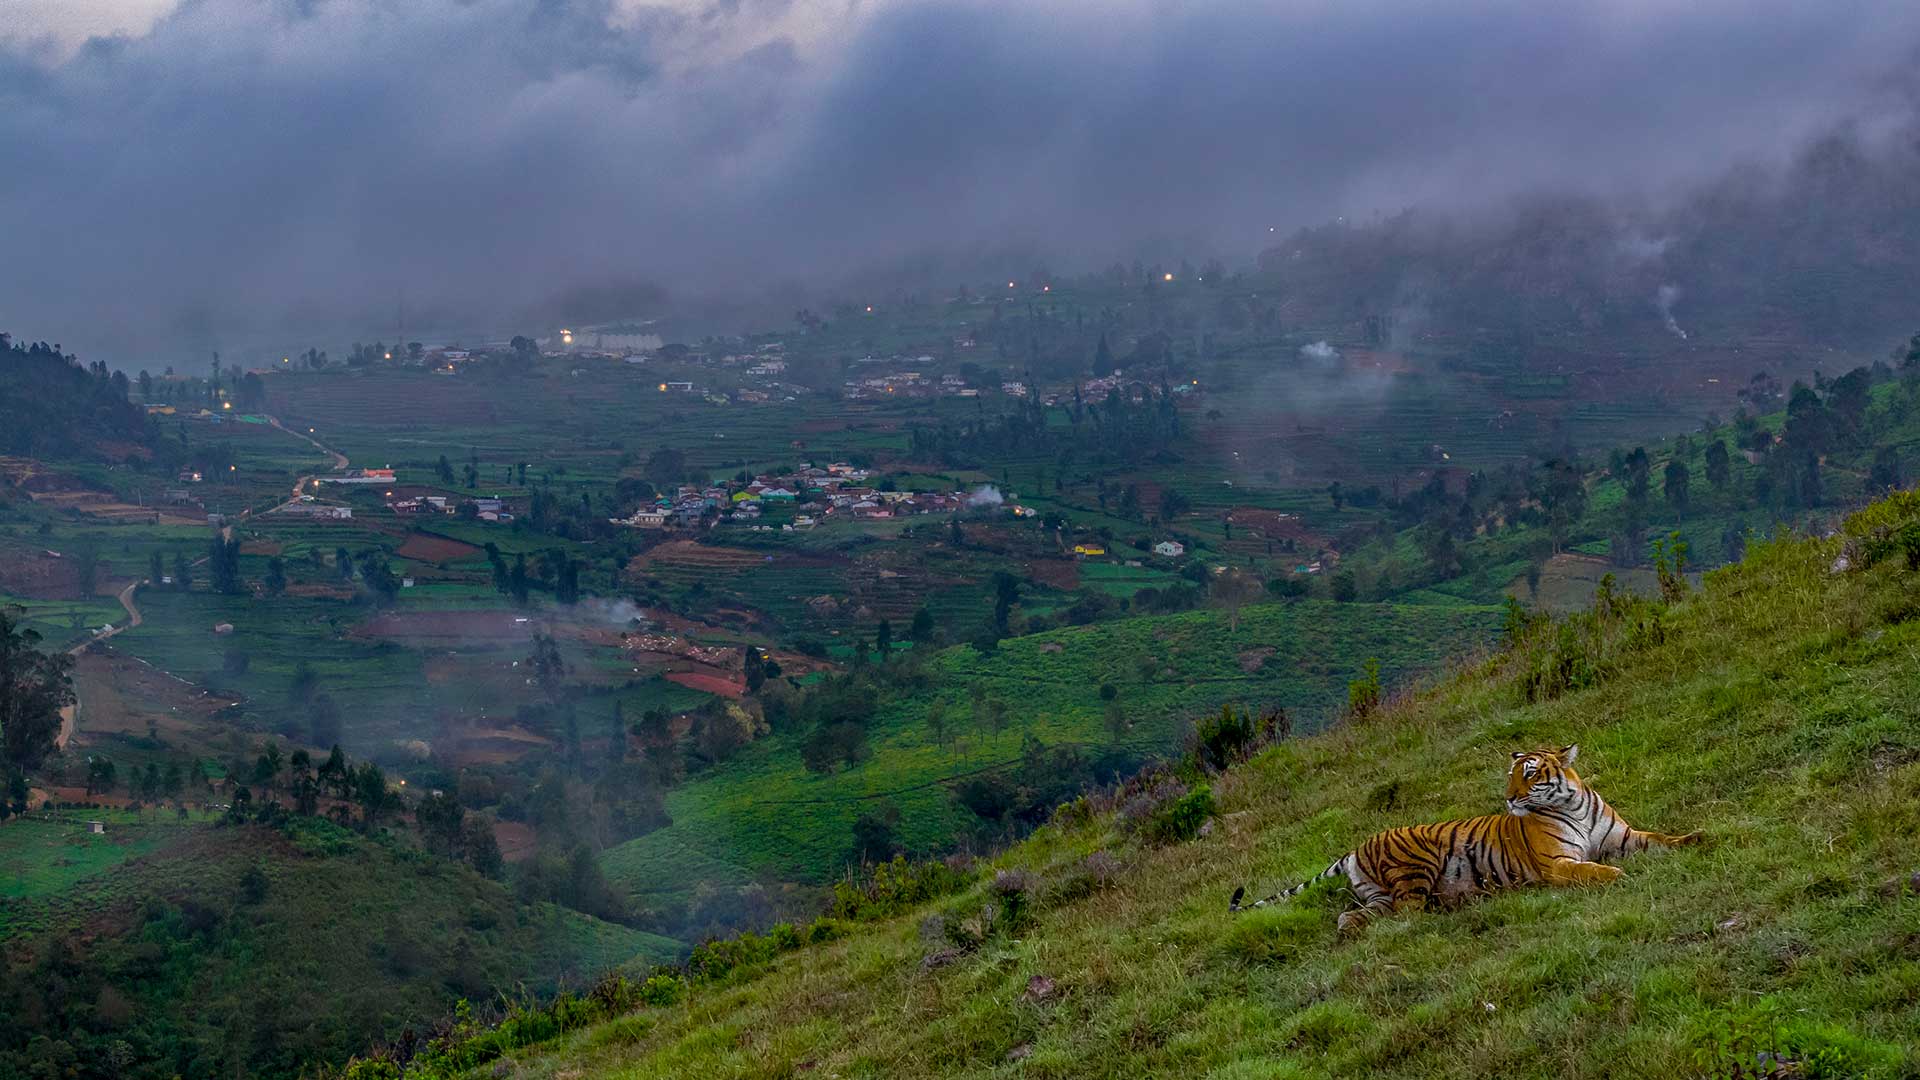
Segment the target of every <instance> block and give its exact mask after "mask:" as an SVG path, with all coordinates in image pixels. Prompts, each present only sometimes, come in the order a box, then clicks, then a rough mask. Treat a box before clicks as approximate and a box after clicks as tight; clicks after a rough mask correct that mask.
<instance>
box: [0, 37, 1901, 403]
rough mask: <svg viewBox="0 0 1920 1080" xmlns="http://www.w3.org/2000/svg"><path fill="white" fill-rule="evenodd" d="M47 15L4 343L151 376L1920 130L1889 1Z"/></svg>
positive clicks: (7, 184)
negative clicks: (1821, 135)
mask: <svg viewBox="0 0 1920 1080" xmlns="http://www.w3.org/2000/svg"><path fill="white" fill-rule="evenodd" d="M35 10H41V11H42V12H43V14H42V15H41V17H40V18H41V20H42V21H41V22H40V23H39V24H35V22H34V20H33V18H32V12H33V11H35ZM53 10H59V9H58V8H57V7H56V8H45V7H43V8H41V9H34V8H29V9H28V16H29V17H27V18H21V19H16V20H14V22H15V23H16V25H15V26H14V27H13V29H12V34H11V36H7V37H0V145H5V146H6V147H7V156H8V167H7V168H6V169H5V170H0V243H4V244H5V245H6V252H7V257H6V258H5V259H3V260H0V305H4V306H0V327H4V328H5V329H8V330H11V331H13V332H14V333H16V334H20V335H24V336H29V337H45V338H49V339H59V340H62V341H63V342H65V343H66V344H68V345H69V346H78V347H80V348H81V349H83V350H87V351H90V352H96V353H98V354H101V355H104V356H106V357H107V358H110V359H113V360H116V361H118V362H123V363H130V364H136V365H140V366H157V365H158V364H159V363H161V362H174V361H176V360H182V359H187V358H200V359H204V352H205V351H207V350H211V349H215V348H226V349H228V350H229V351H230V353H231V351H232V350H244V349H246V348H250V347H253V346H254V345H256V344H257V345H258V346H259V347H260V348H262V349H268V348H272V349H278V348H281V347H283V346H288V347H290V346H292V345H293V344H295V343H296V342H297V341H299V340H306V339H317V340H318V341H319V343H321V344H326V343H327V342H328V341H329V340H332V341H338V340H341V339H344V338H347V337H361V338H367V339H371V338H373V337H376V336H382V337H391V336H392V333H393V332H394V329H395V328H396V327H397V325H398V323H399V322H400V320H401V319H402V318H404V319H405V321H406V324H407V325H408V326H409V328H411V330H418V331H419V332H420V333H423V334H424V333H427V332H428V330H430V329H437V328H448V329H452V328H458V329H462V330H480V329H486V328H491V329H500V330H504V329H508V328H510V327H512V326H513V325H514V324H515V323H531V322H533V321H536V320H541V319H551V320H560V319H575V318H579V317H581V316H582V314H583V313H582V312H580V311H579V310H577V309H578V308H579V307H580V306H581V298H582V297H598V298H602V299H605V298H609V297H611V298H613V299H616V300H621V299H623V298H630V299H631V300H632V302H633V303H634V304H636V305H642V306H646V307H647V308H648V311H646V312H627V313H626V314H645V313H650V312H651V311H652V310H653V309H655V308H660V307H664V306H667V305H668V304H669V303H671V302H677V303H686V302H689V301H692V300H698V299H700V298H704V297H710V296H712V295H715V294H718V293H722V292H727V293H732V294H735V295H738V294H740V293H742V292H747V291H752V290H769V291H779V292H781V294H782V295H786V294H787V293H789V292H791V291H792V290H794V289H820V290H826V289H830V288H831V287H832V286H833V285H834V284H835V283H836V282H839V281H842V280H844V279H845V278H846V276H847V275H852V274H856V273H858V272H860V271H862V270H863V269H866V268H871V267H875V266H905V265H912V264H913V263H914V260H916V259H920V258H923V257H924V256H925V255H926V254H927V253H936V252H937V253H948V254H952V255H959V256H966V255H969V254H980V253H983V252H991V251H995V250H1011V249H1018V250H1021V251H1023V252H1034V253H1039V254H1041V255H1043V256H1046V257H1049V258H1051V259H1053V260H1054V263H1055V265H1057V266H1071V265H1076V264H1077V265H1094V264H1097V263H1101V262H1104V261H1106V260H1109V259H1111V258H1114V257H1123V256H1131V255H1133V254H1147V255H1149V256H1159V255H1167V254H1174V255H1185V254H1199V253H1203V252H1217V253H1220V254H1224V255H1227V256H1228V257H1236V256H1237V257H1245V256H1247V255H1250V254H1251V253H1252V252H1254V251H1255V250H1257V249H1258V247H1259V246H1260V245H1262V244H1263V243H1265V242H1266V241H1267V240H1268V239H1270V238H1271V236H1272V235H1273V234H1272V233H1269V232H1268V230H1269V229H1273V230H1276V231H1279V232H1284V231H1286V230H1287V229H1290V228H1292V227H1293V226H1295V225H1298V224H1301V223H1306V222H1312V221H1320V220H1330V219H1332V218H1333V217H1335V216H1337V215H1353V216H1365V215H1371V214H1373V213H1374V212H1376V211H1384V212H1391V211H1393V210H1396V209H1398V208H1400V207H1402V206H1405V205H1408V204H1414V203H1421V204H1428V205H1440V206H1452V205H1473V204H1482V205H1484V204H1492V203H1497V202H1498V201H1500V200H1502V199H1504V198H1507V197H1509V196H1511V195H1512V194H1514V193H1515V192H1520V191H1526V190H1532V189H1536V188H1541V187H1554V186H1565V187H1573V188H1579V189H1587V190H1601V191H1607V192H1619V193H1633V194H1638V195H1641V196H1645V195H1648V194H1650V193H1651V194H1657V193H1658V192H1659V191H1661V190H1662V189H1663V188H1664V187H1665V186H1666V185H1670V184H1674V183H1678V182H1682V181H1686V180H1689V179H1692V178H1696V177H1699V176H1702V175H1706V174H1707V173H1709V172H1714V171H1718V170H1720V169H1723V168H1725V167H1727V166H1728V165H1729V164H1730V163H1735V162H1753V163H1756V164H1761V165H1764V164H1765V163H1767V162H1768V161H1769V160H1772V159H1775V158H1777V157H1778V156H1780V155H1782V154H1785V153H1787V152H1789V151H1791V150H1792V149H1793V148H1794V147H1796V146H1797V145H1799V143H1800V142H1802V141H1804V140H1805V139H1806V138H1807V137H1809V136H1811V135H1813V134H1815V133H1817V132H1820V131H1823V130H1827V129H1829V128H1830V127H1832V126H1833V125H1836V124H1840V123H1843V122H1846V121H1848V120H1850V119H1856V118H1871V117H1873V116H1876V115H1878V114H1879V113H1880V112H1881V110H1883V109H1884V108H1887V107H1890V106H1891V105H1899V106H1900V107H1904V104H1903V103H1901V102H1898V101H1896V100H1895V99H1894V96H1893V95H1891V94H1889V92H1888V89H1887V87H1888V84H1887V83H1886V82H1885V81H1884V79H1883V78H1882V77H1883V76H1884V74H1885V73H1887V72H1888V71H1890V70H1893V69H1894V68H1896V67H1897V65H1898V64H1899V63H1901V62H1902V61H1904V60H1906V59H1907V58H1908V57H1909V56H1910V54H1911V50H1912V47H1913V45H1914V43H1915V42H1916V40H1920V7H1916V6H1915V5H1912V4H1908V3H1896V2H1891V0H1851V2H1841V3H1832V2H1821V3H1816V2H1812V0H1797V2H1796V0H1759V2H1746V0H1741V2H1736V0H1705V2H1703V3H1697V4H1689V5H1673V6H1665V5H1650V4H1637V3H1636V4H1619V3H1611V2H1602V0H1572V2H1569V3H1565V4H1554V5H1531V6H1525V5H1516V4H1513V3H1511V2H1507V0H1463V2H1461V3H1457V4H1448V5H1426V4H1415V3H1413V2H1411V0H1366V2H1360V3H1349V2H1341V3H1335V2H1333V0H1318V2H1316V0H1307V2H1304V3H1299V4H1288V5H1273V4H1266V3H1257V2H1255V0H1194V2H1192V3H1184V4H1178V5H1165V4H1158V3H1152V2H1150V0H1107V2H1100V3H1095V2H1092V0H1078V2H1066V3H1060V4H1050V5H1025V4H1014V3H1010V2H1007V3H994V2H988V0H896V2H893V3H857V2H854V0H714V2H710V3H709V2H702V0H675V2H672V3H657V4H643V3H638V2H628V0H409V2H408V3H405V4H394V3H387V2H379V0H184V2H182V3H180V4H179V5H178V6H177V7H175V8H173V9H172V10H171V11H169V12H168V13H167V14H164V15H162V16H160V17H159V18H158V19H157V20H154V21H152V22H151V24H150V25H146V23H147V17H146V16H145V15H143V16H142V17H140V18H138V19H134V20H132V21H130V22H128V23H126V24H125V25H128V26H130V27H133V28H134V31H133V32H132V33H129V34H127V35H123V36H117V37H96V38H92V39H89V40H86V41H85V42H84V43H81V44H79V45H77V46H75V45H74V44H73V43H72V41H71V35H72V34H74V33H75V32H76V31H75V30H74V29H72V26H69V25H68V24H65V23H62V24H59V25H56V24H55V22H53V21H50V20H51V17H50V16H47V15H45V14H44V12H45V11H53ZM73 25H75V26H79V27H80V30H81V31H86V30H91V29H94V28H95V26H94V24H91V23H87V24H78V23H76V24H73ZM6 33H7V32H6V31H0V34H6ZM50 41H51V42H54V43H53V44H50V43H49V42H50ZM62 41H64V42H65V44H60V43H59V42H62ZM1496 90H1497V92H1495V91H1496ZM1022 272H1024V268H1022ZM599 313H600V312H599V310H598V309H597V308H596V310H595V312H593V313H588V314H587V315H586V317H594V316H595V315H598V314H599ZM503 324H504V325H503ZM525 328H526V329H537V327H535V326H532V325H527V326H526V327H525ZM411 330H410V333H411ZM289 339H293V340H289Z"/></svg>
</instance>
